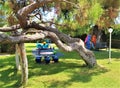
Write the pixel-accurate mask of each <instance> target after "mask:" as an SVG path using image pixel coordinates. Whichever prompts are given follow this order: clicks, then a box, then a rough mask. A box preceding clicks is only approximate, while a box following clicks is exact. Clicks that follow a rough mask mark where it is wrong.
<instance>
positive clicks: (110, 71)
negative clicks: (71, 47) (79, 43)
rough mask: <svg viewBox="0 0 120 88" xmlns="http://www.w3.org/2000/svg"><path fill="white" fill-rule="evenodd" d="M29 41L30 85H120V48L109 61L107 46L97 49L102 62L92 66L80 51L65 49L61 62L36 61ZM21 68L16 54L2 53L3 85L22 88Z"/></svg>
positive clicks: (89, 87)
mask: <svg viewBox="0 0 120 88" xmlns="http://www.w3.org/2000/svg"><path fill="white" fill-rule="evenodd" d="M33 48H35V44H31V43H27V44H26V50H27V57H28V63H29V80H28V85H27V87H26V88H120V50H119V49H112V63H111V64H108V61H109V60H108V52H107V51H106V50H100V51H94V53H95V55H96V58H97V62H98V64H99V65H100V66H98V67H95V68H88V67H85V66H83V64H84V62H83V60H81V59H80V58H79V55H78V54H77V53H76V52H69V53H68V52H62V53H63V54H64V56H62V57H61V58H60V62H59V63H50V64H48V65H46V64H36V63H35V61H34V60H35V58H34V57H33V55H32V53H31V50H32V49H33ZM20 80H21V72H20V71H17V70H16V68H15V56H14V54H13V55H10V56H0V88H19V84H20Z"/></svg>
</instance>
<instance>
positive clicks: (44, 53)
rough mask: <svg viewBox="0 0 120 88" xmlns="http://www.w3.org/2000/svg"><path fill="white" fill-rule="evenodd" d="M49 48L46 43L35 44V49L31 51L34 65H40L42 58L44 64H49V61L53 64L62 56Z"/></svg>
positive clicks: (48, 44)
mask: <svg viewBox="0 0 120 88" xmlns="http://www.w3.org/2000/svg"><path fill="white" fill-rule="evenodd" d="M49 46H50V43H49V42H47V41H44V42H43V43H38V42H37V44H36V47H37V48H36V49H34V50H32V53H33V55H34V56H35V61H36V63H41V62H42V58H44V59H43V61H45V63H46V64H49V63H50V61H51V60H52V61H54V62H55V63H56V62H58V61H59V56H61V55H62V54H61V53H59V52H57V51H56V49H54V48H52V47H49Z"/></svg>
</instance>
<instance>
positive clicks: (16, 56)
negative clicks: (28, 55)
mask: <svg viewBox="0 0 120 88" xmlns="http://www.w3.org/2000/svg"><path fill="white" fill-rule="evenodd" d="M15 47H16V52H15V61H16V68H17V70H20V69H21V67H20V58H19V53H20V52H19V48H18V44H16V45H15Z"/></svg>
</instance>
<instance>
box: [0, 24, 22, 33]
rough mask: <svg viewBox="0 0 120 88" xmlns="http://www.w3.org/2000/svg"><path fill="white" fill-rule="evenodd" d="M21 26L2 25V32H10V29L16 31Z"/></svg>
mask: <svg viewBox="0 0 120 88" xmlns="http://www.w3.org/2000/svg"><path fill="white" fill-rule="evenodd" d="M19 28H20V24H17V25H13V26H10V27H0V31H1V32H10V31H16V30H17V29H19Z"/></svg>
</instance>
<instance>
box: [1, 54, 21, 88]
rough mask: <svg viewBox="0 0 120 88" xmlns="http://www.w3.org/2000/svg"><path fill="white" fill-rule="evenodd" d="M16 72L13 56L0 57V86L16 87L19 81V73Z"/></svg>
mask: <svg viewBox="0 0 120 88" xmlns="http://www.w3.org/2000/svg"><path fill="white" fill-rule="evenodd" d="M17 72H18V71H17V69H16V68H15V59H14V56H9V57H5V58H4V59H0V87H1V88H18V87H19V83H20V74H18V73H17Z"/></svg>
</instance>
